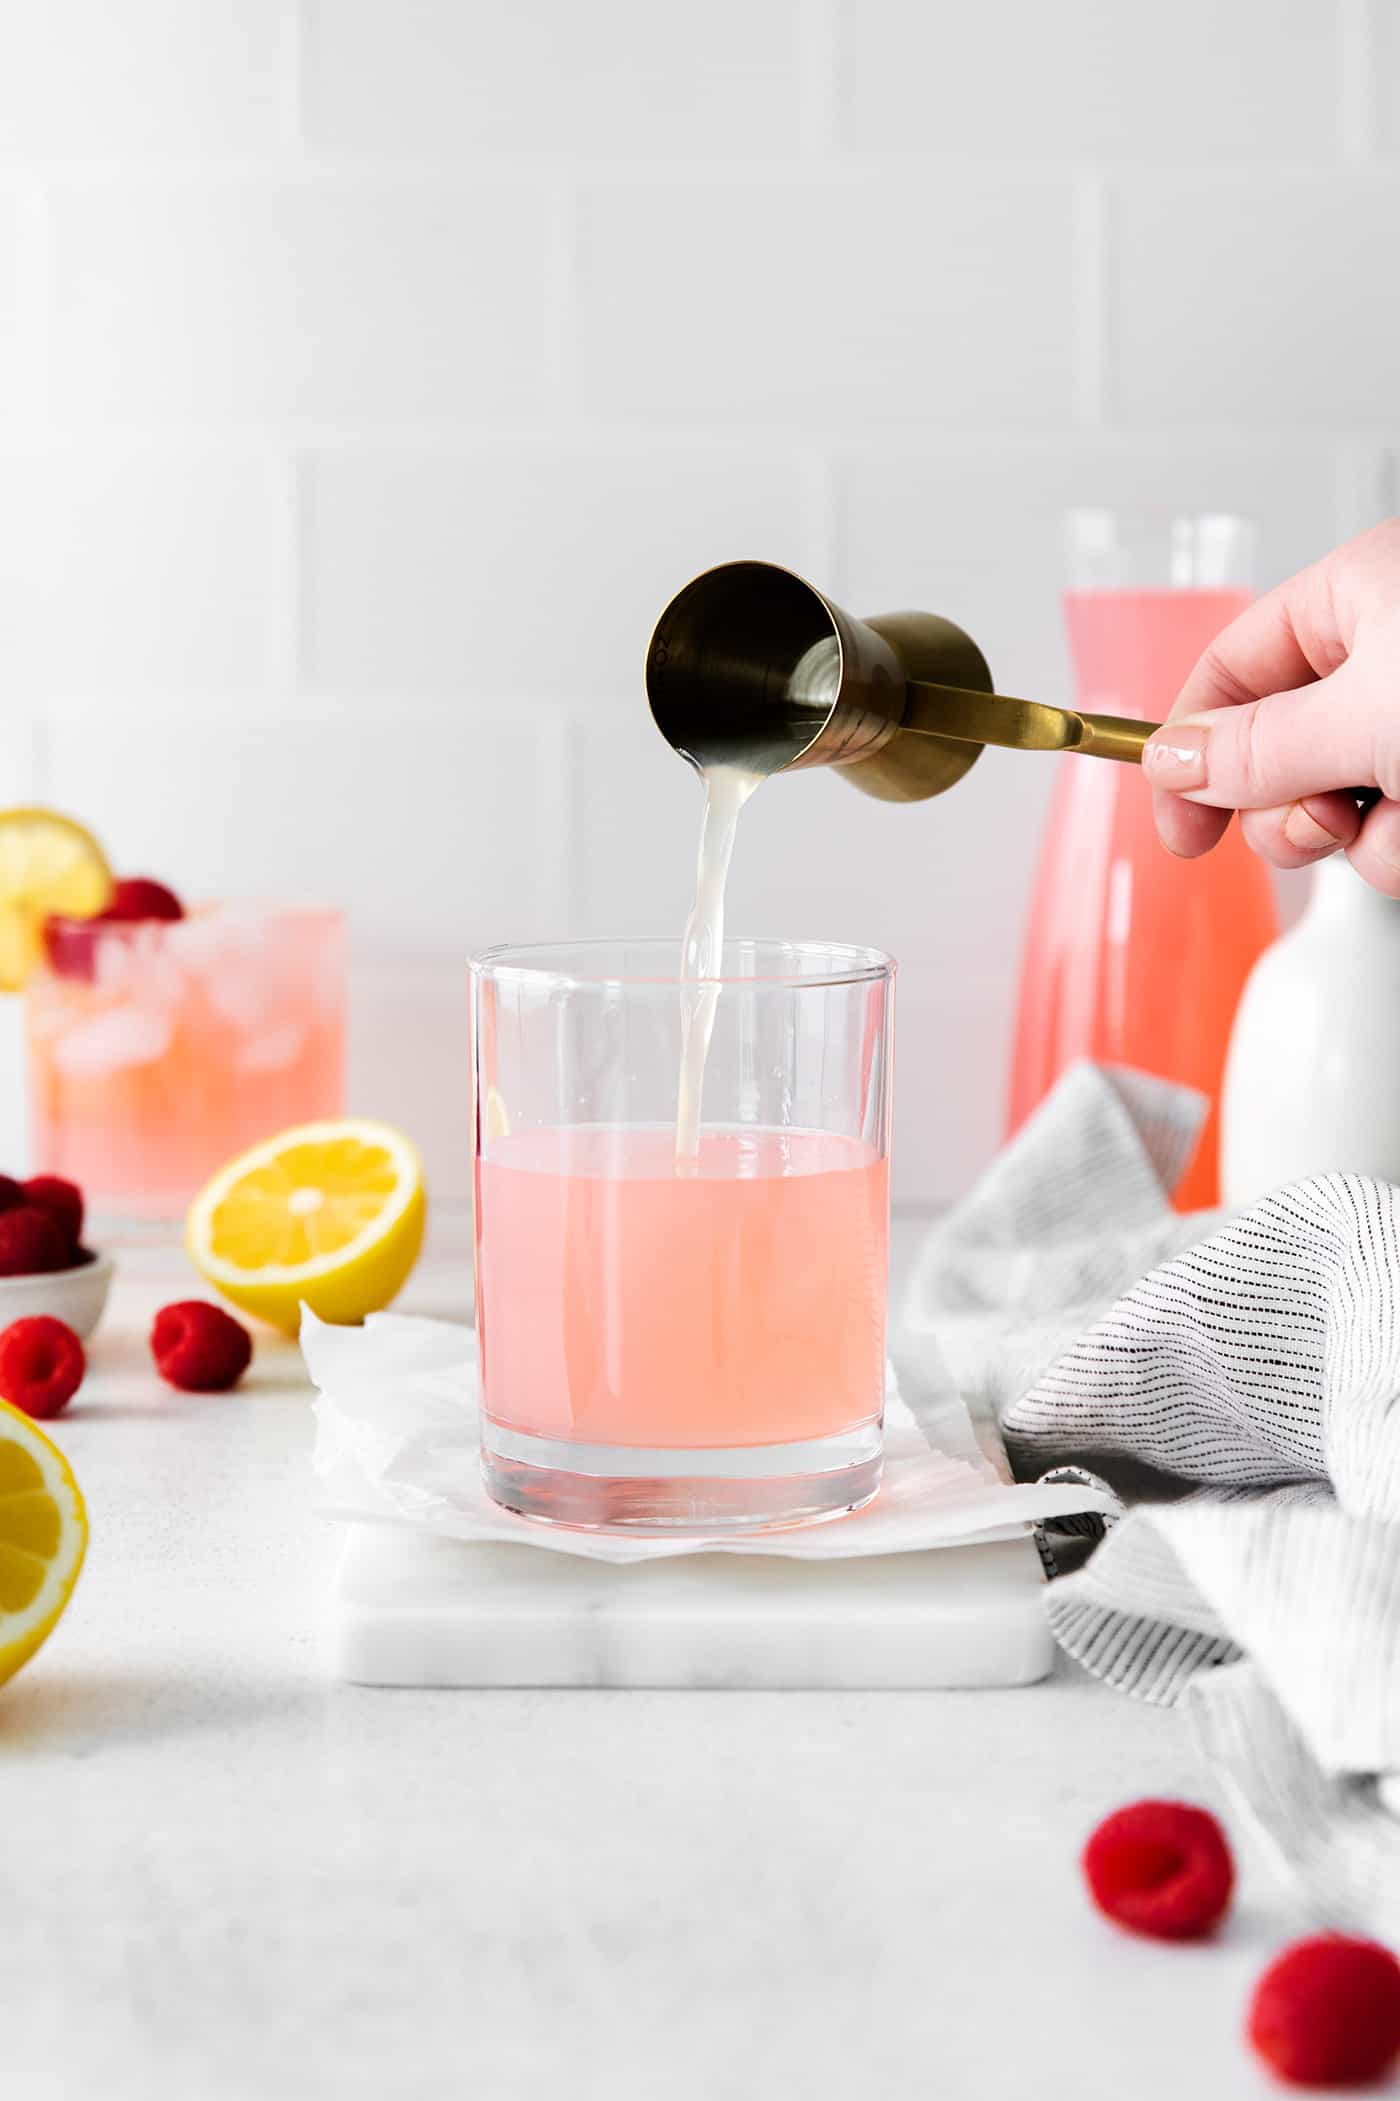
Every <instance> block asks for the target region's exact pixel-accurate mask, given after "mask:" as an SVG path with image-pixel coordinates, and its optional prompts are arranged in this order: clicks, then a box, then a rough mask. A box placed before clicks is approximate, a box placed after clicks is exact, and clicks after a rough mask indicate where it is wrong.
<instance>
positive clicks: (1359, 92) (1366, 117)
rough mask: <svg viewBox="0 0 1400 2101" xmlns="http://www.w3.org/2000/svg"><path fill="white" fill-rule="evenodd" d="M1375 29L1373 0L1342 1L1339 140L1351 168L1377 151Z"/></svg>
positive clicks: (1339, 43) (1339, 7)
mask: <svg viewBox="0 0 1400 2101" xmlns="http://www.w3.org/2000/svg"><path fill="white" fill-rule="evenodd" d="M1374 26H1375V25H1374V21H1373V18H1372V14H1371V0H1338V14H1337V34H1338V40H1339V41H1338V77H1337V138H1338V144H1339V146H1340V148H1341V155H1342V159H1343V161H1344V162H1345V163H1347V165H1348V166H1355V165H1357V164H1358V163H1363V162H1367V161H1369V160H1371V158H1372V157H1373V155H1374V153H1375V150H1376V115H1377V111H1376V85H1375V52H1374V41H1375V38H1374Z"/></svg>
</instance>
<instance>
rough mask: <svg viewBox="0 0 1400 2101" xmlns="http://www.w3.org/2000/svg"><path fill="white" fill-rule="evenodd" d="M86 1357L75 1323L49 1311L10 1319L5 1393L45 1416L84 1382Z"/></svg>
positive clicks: (1, 1366)
mask: <svg viewBox="0 0 1400 2101" xmlns="http://www.w3.org/2000/svg"><path fill="white" fill-rule="evenodd" d="M86 1370H87V1358H86V1357H85V1356H84V1355H83V1346H82V1344H81V1343H80V1342H79V1340H78V1338H77V1336H76V1335H75V1334H74V1333H73V1330H72V1329H71V1328H70V1327H67V1326H65V1324H64V1323H63V1322H62V1321H61V1320H51V1319H50V1318H49V1316H48V1314H46V1313H40V1314H36V1315H35V1316H34V1318H33V1319H31V1320H16V1321H11V1323H10V1325H9V1327H8V1328H6V1330H5V1332H4V1334H3V1335H0V1399H3V1400H7V1401H8V1402H9V1403H10V1405H11V1407H14V1408H21V1409H23V1411H24V1413H25V1414H26V1415H30V1416H33V1418H34V1419H35V1421H36V1422H45V1421H47V1420H48V1418H49V1416H51V1415H57V1414H58V1411H59V1409H60V1408H66V1407H67V1406H68V1403H69V1402H70V1401H71V1400H72V1398H73V1396H74V1394H75V1393H76V1392H77V1390H78V1388H79V1387H80V1386H81V1385H82V1383H83V1374H84V1372H85V1371H86Z"/></svg>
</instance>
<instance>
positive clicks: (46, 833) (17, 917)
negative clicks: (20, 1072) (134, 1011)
mask: <svg viewBox="0 0 1400 2101" xmlns="http://www.w3.org/2000/svg"><path fill="white" fill-rule="evenodd" d="M111 901H112V872H111V870H110V869H109V868H108V866H107V862H106V858H105V856H104V855H103V852H102V848H101V847H100V846H99V845H98V843H97V841H96V840H95V839H94V838H93V836H92V833H91V832H88V831H85V830H84V829H83V827H82V825H80V824H77V823H75V821H74V820H73V818H71V817H63V816H60V815H59V813H58V811H57V810H34V809H20V810H0V991H4V992H18V991H19V990H20V988H21V987H22V986H23V985H25V984H27V983H28V981H29V978H30V976H31V974H32V972H33V970H34V966H35V965H36V964H37V963H38V962H39V960H40V958H41V956H42V955H43V943H44V921H45V920H46V919H47V918H48V916H49V914H50V912H59V913H62V914H63V916H64V917H65V918H68V919H91V918H93V917H94V916H95V914H97V913H98V912H101V911H103V910H105V908H106V907H107V906H108V905H109V904H110V903H111Z"/></svg>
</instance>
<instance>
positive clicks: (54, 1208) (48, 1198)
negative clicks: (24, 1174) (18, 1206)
mask: <svg viewBox="0 0 1400 2101" xmlns="http://www.w3.org/2000/svg"><path fill="white" fill-rule="evenodd" d="M20 1202H21V1203H25V1204H32V1205H33V1206H34V1208H35V1210H36V1211H47V1212H48V1214H49V1217H50V1218H51V1219H52V1220H53V1222H54V1224H55V1225H56V1226H58V1227H59V1228H60V1230H61V1231H62V1232H63V1234H64V1235H65V1237H66V1239H67V1241H68V1245H69V1247H70V1248H72V1249H73V1250H74V1252H75V1253H76V1251H77V1249H78V1246H79V1243H80V1242H81V1240H82V1237H83V1192H82V1190H81V1189H80V1188H79V1187H78V1185H77V1183H76V1182H65V1181H64V1179H63V1177H62V1175H31V1176H30V1178H29V1180H28V1181H27V1182H26V1183H25V1185H24V1193H23V1195H22V1196H21V1198H20Z"/></svg>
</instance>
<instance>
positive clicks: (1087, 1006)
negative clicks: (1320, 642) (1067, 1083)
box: [1008, 511, 1278, 1210]
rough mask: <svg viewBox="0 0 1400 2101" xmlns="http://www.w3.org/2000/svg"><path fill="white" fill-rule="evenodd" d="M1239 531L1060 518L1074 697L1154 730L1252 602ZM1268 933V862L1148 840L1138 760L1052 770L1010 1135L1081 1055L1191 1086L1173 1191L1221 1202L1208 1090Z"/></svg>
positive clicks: (1195, 524) (1103, 517)
mask: <svg viewBox="0 0 1400 2101" xmlns="http://www.w3.org/2000/svg"><path fill="white" fill-rule="evenodd" d="M1249 543H1250V533H1249V528H1248V527H1247V526H1246V525H1245V524H1244V523H1243V521H1241V520H1239V519H1234V518H1226V517H1220V516H1211V517H1202V518H1174V519H1158V520H1144V519H1132V518H1129V519H1124V518H1121V517H1117V516H1114V515H1113V514H1110V513H1107V512H1101V511H1093V512H1076V513H1074V514H1073V516H1072V518H1071V520H1070V553H1071V574H1072V579H1073V582H1072V588H1071V589H1070V590H1069V591H1067V592H1066V594H1065V619H1066V623H1067V626H1068V630H1069V642H1070V654H1071V657H1072V660H1073V665H1074V676H1075V687H1076V692H1077V696H1078V701H1079V704H1080V705H1081V706H1082V707H1084V708H1087V709H1092V710H1095V711H1098V712H1103V713H1108V714H1117V715H1135V716H1141V717H1145V718H1148V719H1150V720H1152V721H1158V722H1160V721H1161V720H1163V719H1164V718H1165V716H1166V714H1167V712H1168V710H1169V708H1170V707H1171V704H1172V702H1173V701H1174V700H1175V698H1176V695H1177V693H1178V692H1179V690H1180V688H1181V686H1182V684H1183V682H1184V680H1185V678H1186V676H1187V674H1188V673H1189V672H1190V670H1191V668H1192V666H1193V665H1194V664H1195V662H1196V660H1197V658H1198V657H1199V656H1200V654H1201V652H1202V650H1203V649H1204V648H1205V647H1206V646H1207V644H1208V643H1210V642H1211V641H1212V640H1213V639H1214V637H1215V636H1216V635H1217V634H1219V632H1220V630H1221V629H1222V628H1223V627H1225V626H1227V625H1228V623H1229V622H1230V621H1231V620H1233V619H1234V618H1235V616H1236V614H1237V613H1239V612H1241V611H1242V610H1243V608H1244V607H1245V606H1246V605H1248V603H1249V600H1250V596H1251V593H1250V591H1249V590H1248V588H1247V587H1246V582H1245V578H1246V575H1247V571H1248V567H1249V558H1250V545H1249ZM1277 932H1278V920H1277V913H1276V909H1275V905H1274V897H1273V888H1272V884H1271V881H1270V877H1269V872H1268V869H1267V868H1266V867H1265V866H1264V864H1263V863H1262V862H1261V861H1259V860H1257V859H1256V857H1255V856H1254V855H1253V854H1251V853H1250V851H1249V849H1248V848H1247V847H1246V845H1245V843H1244V841H1243V839H1242V838H1241V836H1240V834H1239V831H1238V829H1237V827H1236V826H1234V825H1232V826H1231V828H1230V830H1229V831H1228V832H1227V833H1226V835H1225V837H1224V839H1223V840H1222V841H1221V842H1220V844H1219V845H1218V846H1217V847H1216V848H1215V849H1214V851H1213V852H1211V853H1209V854H1206V855H1205V856H1203V857H1202V858H1201V859H1200V860H1197V861H1179V860H1177V859H1175V858H1174V857H1173V856H1172V855H1170V854H1168V853H1167V852H1166V851H1165V850H1164V848H1163V847H1162V846H1161V844H1160V843H1159V841H1158V838H1157V834H1156V830H1155V827H1154V825H1153V821H1152V805H1151V798H1150V796H1149V794H1148V791H1147V784H1146V782H1145V781H1144V780H1143V778H1142V776H1141V773H1140V771H1139V769H1138V768H1136V767H1130V766H1120V765H1110V764H1105V763H1103V762H1101V761H1098V760H1094V759H1079V758H1075V759H1065V760H1062V761H1061V771H1060V778H1059V780H1058V782H1057V783H1056V787H1055V794H1054V799H1053V802H1052V804H1051V810H1050V818H1049V824H1048V827H1047V830H1046V834H1045V840H1044V844H1043V846H1042V848H1041V856H1040V867H1039V872H1038V876H1037V881H1036V886H1035V892H1034V896H1033V899H1032V903H1031V911H1030V918H1029V922H1028V926H1027V932H1026V943H1025V949H1024V954H1023V960H1022V969H1021V991H1020V1003H1019V1008H1018V1012H1017V1023H1016V1037H1015V1046H1014V1054H1013V1063H1012V1077H1011V1098H1010V1109H1009V1117H1008V1128H1009V1130H1011V1131H1014V1130H1016V1129H1017V1128H1018V1127H1019V1125H1020V1124H1021V1123H1023V1122H1024V1120H1025V1118H1026V1117H1027V1116H1028V1115H1029V1114H1030V1112H1031V1111H1032V1109H1034V1108H1035V1106H1036V1104H1037V1103H1038V1102H1039V1101H1040V1100H1041V1098H1042V1096H1044V1095H1045V1094H1046V1093H1047V1092H1048V1091H1049V1089H1050V1087H1051V1086H1052V1085H1053V1084H1054V1082H1055V1080H1056V1079H1057V1078H1058V1077H1059V1075H1060V1073H1061V1072H1062V1071H1063V1070H1064V1069H1065V1067H1066V1066H1067V1065H1070V1064H1072V1063H1073V1062H1074V1060H1075V1059H1076V1058H1094V1059H1100V1060H1103V1061H1105V1062H1107V1063H1110V1064H1115V1065H1131V1066H1136V1067H1138V1068H1139V1069H1140V1070H1142V1071H1145V1072H1153V1073H1158V1074H1160V1075H1161V1076H1162V1077H1163V1078H1165V1079H1171V1080H1179V1081H1182V1082H1184V1083H1185V1084H1187V1085H1188V1086H1192V1087H1198V1088H1200V1089H1201V1091H1202V1092H1203V1093H1205V1094H1207V1095H1208V1096H1209V1097H1210V1101H1211V1110H1210V1115H1209V1119H1208V1121H1207V1123H1206V1126H1205V1129H1204V1130H1203V1132H1202V1135H1201V1140H1200V1144H1199V1145H1198V1147H1197V1150H1196V1153H1195V1157H1194V1158H1193V1159H1192V1161H1191V1163H1190V1164H1189V1166H1188V1168H1187V1170H1186V1173H1185V1174H1184V1175H1183V1177H1182V1180H1181V1182H1180V1184H1179V1185H1178V1187H1177V1190H1176V1192H1175V1201H1176V1203H1177V1205H1178V1207H1179V1208H1180V1209H1182V1210H1194V1209H1197V1208H1199V1207H1201V1206H1203V1205H1208V1204H1214V1203H1217V1202H1218V1201H1219V1180H1218V1167H1217V1159H1218V1150H1219V1097H1220V1083H1221V1077H1222V1074H1223V1071H1224V1065H1225V1053H1226V1050H1227V1047H1228V1045H1229V1039H1230V1029H1231V1026H1232V1024H1233V1021H1234V1015H1235V1008H1236V1006H1237V1005H1238V1002H1239V997H1240V994H1241V992H1242V991H1243V989H1244V982H1245V979H1246V978H1247V977H1248V975H1249V972H1250V970H1251V969H1252V967H1253V965H1254V962H1255V960H1256V958H1257V957H1258V956H1259V955H1260V953H1261V952H1262V951H1263V950H1264V949H1265V948H1266V947H1267V946H1268V945H1269V943H1270V942H1271V941H1272V940H1273V939H1274V937H1275V935H1276V934H1277Z"/></svg>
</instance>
